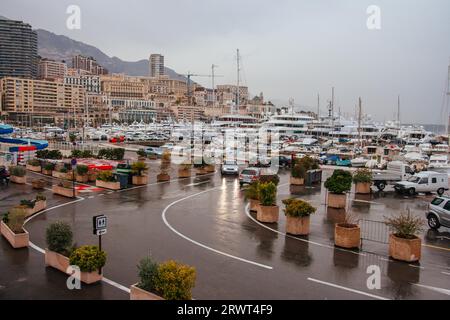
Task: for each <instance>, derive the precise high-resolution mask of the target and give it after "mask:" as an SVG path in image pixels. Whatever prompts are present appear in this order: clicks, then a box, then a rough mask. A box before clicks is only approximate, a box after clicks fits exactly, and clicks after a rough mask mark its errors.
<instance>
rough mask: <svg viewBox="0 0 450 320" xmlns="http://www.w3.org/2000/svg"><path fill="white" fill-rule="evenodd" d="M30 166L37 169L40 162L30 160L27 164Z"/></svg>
mask: <svg viewBox="0 0 450 320" xmlns="http://www.w3.org/2000/svg"><path fill="white" fill-rule="evenodd" d="M27 163H28V164H29V165H30V166H34V167H38V166H40V165H41V162H40V161H39V160H38V159H31V160H28V162H27Z"/></svg>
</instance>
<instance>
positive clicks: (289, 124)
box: [262, 113, 314, 136]
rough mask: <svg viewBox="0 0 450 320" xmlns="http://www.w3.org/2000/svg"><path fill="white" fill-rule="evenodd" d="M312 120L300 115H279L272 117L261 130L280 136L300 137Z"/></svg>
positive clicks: (309, 117)
mask: <svg viewBox="0 0 450 320" xmlns="http://www.w3.org/2000/svg"><path fill="white" fill-rule="evenodd" d="M313 121H314V118H313V117H311V116H309V115H306V114H301V113H292V114H279V115H275V116H272V117H271V118H270V120H269V121H267V122H265V123H264V124H263V125H262V129H263V130H266V131H271V132H278V133H279V134H281V135H288V136H292V135H302V134H306V133H307V131H308V124H310V123H312V122H313Z"/></svg>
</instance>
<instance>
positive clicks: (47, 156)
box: [36, 149, 63, 160]
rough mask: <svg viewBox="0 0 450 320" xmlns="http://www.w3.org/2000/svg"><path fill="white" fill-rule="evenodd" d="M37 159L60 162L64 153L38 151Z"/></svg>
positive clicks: (45, 150)
mask: <svg viewBox="0 0 450 320" xmlns="http://www.w3.org/2000/svg"><path fill="white" fill-rule="evenodd" d="M36 157H37V158H39V159H51V160H59V159H62V158H63V156H62V153H61V151H59V150H47V149H44V150H38V151H36Z"/></svg>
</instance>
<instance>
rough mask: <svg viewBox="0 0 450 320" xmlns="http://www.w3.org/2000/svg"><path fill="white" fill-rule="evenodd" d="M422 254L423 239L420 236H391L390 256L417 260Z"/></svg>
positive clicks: (408, 260) (397, 258)
mask: <svg viewBox="0 0 450 320" xmlns="http://www.w3.org/2000/svg"><path fill="white" fill-rule="evenodd" d="M421 254H422V240H420V238H415V239H404V238H399V237H397V236H396V235H394V234H391V235H390V236H389V256H391V257H392V258H394V259H396V260H400V261H406V262H415V261H419V260H420V257H421Z"/></svg>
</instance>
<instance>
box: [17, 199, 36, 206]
mask: <svg viewBox="0 0 450 320" xmlns="http://www.w3.org/2000/svg"><path fill="white" fill-rule="evenodd" d="M35 203H36V201H35V200H20V205H21V206H24V207H28V208H34V205H35Z"/></svg>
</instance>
